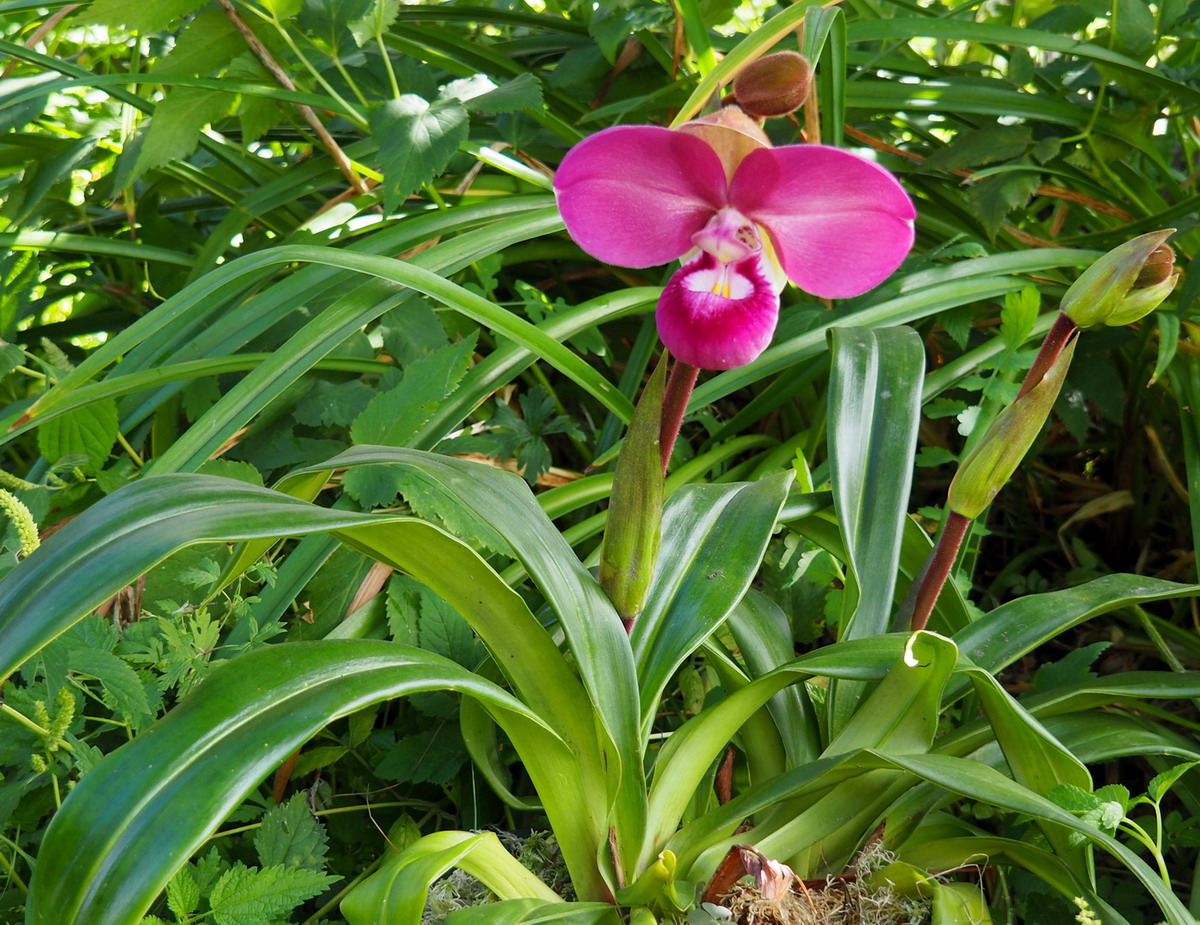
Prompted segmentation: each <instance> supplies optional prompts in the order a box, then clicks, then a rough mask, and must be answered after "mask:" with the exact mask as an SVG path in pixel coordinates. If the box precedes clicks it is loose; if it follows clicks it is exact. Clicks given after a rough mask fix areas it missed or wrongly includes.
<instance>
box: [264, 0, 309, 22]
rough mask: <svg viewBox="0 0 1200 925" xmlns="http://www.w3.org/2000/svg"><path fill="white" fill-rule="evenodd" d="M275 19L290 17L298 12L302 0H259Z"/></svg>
mask: <svg viewBox="0 0 1200 925" xmlns="http://www.w3.org/2000/svg"><path fill="white" fill-rule="evenodd" d="M259 2H260V3H261V4H262V5H263V7H264V8H266V9H267V11H268V12H270V13H271V14H272V15H273V16H274V17H275V18H276V19H281V20H282V19H291V18H292V17H293V16H295V15H296V14H297V13H299V12H300V7H301V6H302V5H303V3H304V0H259Z"/></svg>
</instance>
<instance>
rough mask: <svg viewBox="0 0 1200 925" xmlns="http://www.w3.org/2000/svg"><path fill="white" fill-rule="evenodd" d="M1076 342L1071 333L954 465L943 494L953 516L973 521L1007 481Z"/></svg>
mask: <svg viewBox="0 0 1200 925" xmlns="http://www.w3.org/2000/svg"><path fill="white" fill-rule="evenodd" d="M1077 340H1078V338H1077V337H1076V338H1074V339H1072V340H1071V341H1070V343H1068V344H1067V346H1066V348H1065V349H1064V350H1063V351H1062V352H1061V353H1060V354H1059V355H1058V358H1057V359H1056V360H1055V361H1054V365H1053V366H1051V367H1050V369H1049V370H1048V371H1047V372H1046V374H1045V376H1043V377H1042V380H1041V381H1040V382H1039V383H1038V384H1037V385H1035V386H1034V387H1033V388H1031V389H1030V390H1029V391H1028V392H1026V393H1025V394H1024V395H1022V396H1021V397H1020V398H1018V399H1017V400H1016V401H1014V402H1013V403H1012V404H1011V405H1009V406H1008V407H1007V408H1005V409H1004V411H1002V412H1001V413H1000V416H999V417H998V418H996V420H995V421H994V422H993V423H992V426H991V427H989V428H988V431H987V433H986V434H984V435H983V439H982V440H981V441H980V442H979V443H978V444H977V445H976V446H975V448H974V449H973V450H971V452H970V453H968V454H967V456H966V458H965V459H964V460H963V461H962V462H961V463H960V464H959V466H958V472H956V473H955V474H954V480H953V481H952V482H951V483H950V491H949V492H948V494H947V498H946V502H947V506H948V507H949V508H950V510H951V511H953V512H954V513H955V514H960V515H961V516H963V517H966V518H968V519H969V520H975V519H976V518H977V517H979V515H980V514H982V513H983V512H984V511H985V510H987V506H988V505H989V504H991V503H992V499H993V498H994V497H996V493H997V492H999V491H1000V489H1001V488H1003V487H1004V486H1005V485H1007V484H1008V480H1009V479H1010V478H1012V474H1013V473H1014V472H1015V471H1016V469H1017V466H1018V465H1020V462H1021V460H1022V459H1023V458H1024V457H1025V454H1026V453H1028V452H1029V448H1030V447H1031V446H1033V441H1034V440H1036V439H1037V435H1038V434H1039V433H1040V432H1041V430H1042V425H1043V424H1045V423H1046V418H1048V417H1049V416H1050V409H1051V408H1053V407H1054V402H1055V400H1056V399H1057V398H1058V393H1059V391H1061V389H1062V384H1063V380H1065V379H1066V377H1067V368H1068V367H1069V366H1070V365H1071V357H1072V356H1073V355H1074V353H1075V343H1076V341H1077Z"/></svg>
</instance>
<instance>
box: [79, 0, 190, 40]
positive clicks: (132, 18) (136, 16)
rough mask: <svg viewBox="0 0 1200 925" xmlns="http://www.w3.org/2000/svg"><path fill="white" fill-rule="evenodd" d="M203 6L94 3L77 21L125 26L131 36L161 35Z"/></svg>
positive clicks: (167, 1)
mask: <svg viewBox="0 0 1200 925" xmlns="http://www.w3.org/2000/svg"><path fill="white" fill-rule="evenodd" d="M203 5H204V0H155V2H154V3H146V2H144V0H95V2H93V3H92V4H90V5H89V6H88V7H87V8H86V9H85V11H84V13H83V14H82V16H81V17H80V18H81V19H83V20H84V21H86V22H93V23H96V24H98V25H102V26H124V27H125V28H127V29H129V30H130V31H131V32H161V31H162V30H163V29H166V28H167V27H168V26H170V25H172V24H173V23H174V22H175V21H176V20H178V19H180V18H182V17H184V16H186V15H187V14H188V13H192V12H194V11H195V10H197V9H199V8H200V7H201V6H203Z"/></svg>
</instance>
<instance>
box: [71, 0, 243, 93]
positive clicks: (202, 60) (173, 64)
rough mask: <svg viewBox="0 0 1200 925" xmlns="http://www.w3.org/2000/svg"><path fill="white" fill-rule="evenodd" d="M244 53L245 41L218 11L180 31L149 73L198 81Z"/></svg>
mask: <svg viewBox="0 0 1200 925" xmlns="http://www.w3.org/2000/svg"><path fill="white" fill-rule="evenodd" d="M98 2H99V0H98ZM142 5H143V6H146V5H149V4H142ZM92 9H95V5H93V7H92ZM245 50H246V40H245V39H244V38H242V35H241V33H240V32H238V30H237V27H236V26H235V25H234V24H233V22H232V21H231V20H230V18H229V17H228V16H226V15H225V14H224V13H223V12H222V11H221V10H217V9H212V10H205V11H204V12H202V13H200V14H199V15H198V16H196V17H195V18H194V19H192V20H191V21H190V22H189V23H188V24H187V25H186V26H184V27H183V29H182V30H181V31H180V33H179V35H178V36H177V37H176V39H175V44H174V46H172V48H171V50H170V52H168V53H167V55H166V56H165V57H164V58H162V59H161V60H160V61H159V62H158V63H157V64H155V65H154V67H153V68H152V69H151V71H150V72H151V73H152V74H163V75H168V74H169V75H182V76H184V77H201V76H203V75H205V74H211V73H213V72H214V71H215V70H217V69H218V68H221V67H224V66H225V65H226V64H228V63H229V62H230V61H232V60H233V59H234V58H235V57H237V56H238V55H239V54H242V53H244V52H245Z"/></svg>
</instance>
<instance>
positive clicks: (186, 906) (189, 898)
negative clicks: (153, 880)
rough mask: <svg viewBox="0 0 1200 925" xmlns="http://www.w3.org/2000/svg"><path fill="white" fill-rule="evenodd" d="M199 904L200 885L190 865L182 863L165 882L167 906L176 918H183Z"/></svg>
mask: <svg viewBox="0 0 1200 925" xmlns="http://www.w3.org/2000/svg"><path fill="white" fill-rule="evenodd" d="M199 905H200V886H199V885H198V884H197V883H196V877H195V875H194V874H193V873H192V865H191V864H184V865H183V867H181V868H179V871H178V873H176V874H175V876H174V877H172V878H171V882H170V883H168V884H167V908H168V909H170V910H171V912H173V913H174V914H175V917H176V918H177V919H185V918H187V917H188V916H189V915H191V914H192V913H193V912H195V911H196V908H197V907H198V906H199ZM142 921H143V922H144V921H145V919H143V920H142Z"/></svg>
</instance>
